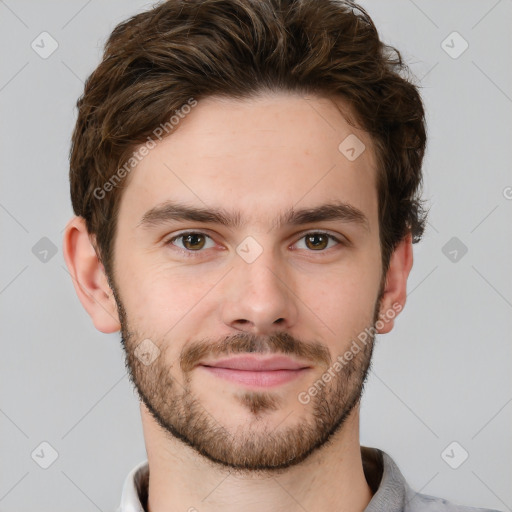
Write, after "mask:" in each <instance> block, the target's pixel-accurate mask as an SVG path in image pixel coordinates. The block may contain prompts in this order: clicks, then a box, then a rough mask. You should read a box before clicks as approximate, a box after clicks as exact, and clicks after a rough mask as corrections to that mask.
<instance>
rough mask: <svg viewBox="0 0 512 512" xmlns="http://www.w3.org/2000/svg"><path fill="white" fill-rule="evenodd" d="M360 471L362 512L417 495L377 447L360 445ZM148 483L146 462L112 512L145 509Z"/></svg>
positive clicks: (401, 510)
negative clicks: (368, 494) (366, 493)
mask: <svg viewBox="0 0 512 512" xmlns="http://www.w3.org/2000/svg"><path fill="white" fill-rule="evenodd" d="M361 458H362V462H363V471H364V475H365V478H366V481H367V482H368V485H369V487H370V489H371V491H372V493H373V498H372V499H371V501H370V503H368V506H367V507H366V508H365V510H364V512H382V511H383V510H385V511H386V512H408V510H410V509H409V507H408V506H407V505H408V504H409V503H410V502H411V501H413V500H414V499H415V498H417V497H418V494H417V493H415V492H413V491H412V490H411V488H410V487H409V485H408V484H407V482H406V481H405V479H404V477H403V475H402V473H401V472H400V470H399V469H398V466H397V465H396V464H395V462H394V461H393V459H392V458H391V457H390V456H389V455H388V454H387V453H386V452H384V451H382V450H379V449H378V448H370V447H367V446H361ZM148 483H149V465H148V461H147V460H144V461H141V462H140V463H139V464H137V466H135V467H134V468H133V469H132V470H131V471H130V473H129V474H128V476H127V477H126V480H125V482H124V486H123V492H122V495H121V504H120V506H119V508H118V509H117V511H116V512H146V510H145V508H144V507H145V506H146V502H147V494H148Z"/></svg>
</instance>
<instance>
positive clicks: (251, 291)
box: [222, 251, 298, 334]
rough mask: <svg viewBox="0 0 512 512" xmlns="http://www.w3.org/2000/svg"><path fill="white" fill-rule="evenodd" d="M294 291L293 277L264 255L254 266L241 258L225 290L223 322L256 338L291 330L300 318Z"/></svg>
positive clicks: (269, 256)
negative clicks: (254, 335) (298, 317)
mask: <svg viewBox="0 0 512 512" xmlns="http://www.w3.org/2000/svg"><path fill="white" fill-rule="evenodd" d="M269 252H270V251H269ZM293 288H294V285H293V281H292V279H291V276H290V275H288V274H286V273H285V271H284V269H283V267H282V266H278V265H277V264H276V262H275V261H273V257H272V256H271V255H265V251H264V253H263V254H262V255H260V256H259V258H258V259H257V260H256V261H253V262H252V263H246V262H245V261H243V260H242V259H241V258H239V259H238V261H236V262H235V264H234V268H233V269H232V271H231V272H229V274H228V276H227V281H226V282H225V283H224V287H223V290H222V294H223V304H222V321H223V322H224V324H225V325H227V326H229V327H231V328H234V329H237V330H239V331H246V332H251V333H253V334H271V333H273V332H276V331H283V330H286V329H289V328H291V327H292V326H294V325H295V323H296V321H297V316H298V308H297V300H298V298H297V297H296V295H295V294H294V292H293Z"/></svg>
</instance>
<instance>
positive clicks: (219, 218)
mask: <svg viewBox="0 0 512 512" xmlns="http://www.w3.org/2000/svg"><path fill="white" fill-rule="evenodd" d="M173 220H177V221H192V222H204V223H207V224H219V225H222V226H226V227H228V228H239V227H241V226H243V225H244V224H245V222H243V221H242V217H241V215H240V212H230V211H228V210H226V209H223V208H199V207H195V206H190V205H185V204H182V203H177V202H174V201H166V202H164V203H162V204H159V205H157V206H155V207H154V208H151V209H150V210H148V211H147V212H146V213H145V214H144V215H143V216H142V219H141V220H140V222H139V223H138V224H137V227H142V228H151V227H155V226H159V225H162V224H165V223H167V222H170V221H173ZM335 220H337V221H342V222H346V223H352V224H354V225H357V226H360V227H363V228H364V229H366V231H368V232H369V231H370V223H369V221H368V218H367V217H366V215H365V214H364V213H363V212H362V211H361V210H359V209H358V208H356V207H355V206H352V205H350V204H348V203H344V202H334V203H327V204H322V205H319V206H316V207H312V208H303V209H300V210H296V209H294V208H293V207H292V208H290V209H288V210H287V211H285V212H284V213H283V214H281V215H279V217H278V218H277V219H275V220H274V222H273V224H274V226H273V227H274V228H280V227H281V226H284V225H290V226H299V225H302V224H309V223H313V222H320V221H335Z"/></svg>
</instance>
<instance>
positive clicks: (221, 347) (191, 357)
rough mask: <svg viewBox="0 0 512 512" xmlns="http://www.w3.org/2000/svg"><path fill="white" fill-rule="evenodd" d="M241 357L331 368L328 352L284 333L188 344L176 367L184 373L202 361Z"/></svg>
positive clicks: (231, 337)
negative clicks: (291, 359)
mask: <svg viewBox="0 0 512 512" xmlns="http://www.w3.org/2000/svg"><path fill="white" fill-rule="evenodd" d="M243 353H252V354H254V353H257V354H286V355H295V356H297V357H300V358H301V359H306V360H308V361H311V362H315V363H318V364H320V365H324V366H326V367H329V366H330V365H331V354H330V352H329V350H328V349H327V347H326V346H325V345H323V344H321V343H319V342H316V341H313V342H306V341H301V340H298V339H297V338H295V337H294V336H292V335H290V334H288V333H286V332H278V333H273V334H270V335H268V336H259V335H256V334H253V333H247V332H242V333H238V334H235V335H233V336H226V337H224V338H223V339H221V340H216V341H212V340H210V339H203V340H200V341H195V342H193V343H190V344H188V345H187V346H185V347H183V349H182V351H181V354H180V366H181V370H182V371H183V372H184V373H186V372H190V371H191V370H192V369H193V368H194V367H195V366H197V364H198V363H200V362H201V361H202V360H203V359H205V358H212V357H219V356H227V355H231V354H243Z"/></svg>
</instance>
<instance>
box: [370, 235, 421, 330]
mask: <svg viewBox="0 0 512 512" xmlns="http://www.w3.org/2000/svg"><path fill="white" fill-rule="evenodd" d="M412 264H413V250H412V236H411V234H410V233H409V234H408V235H407V236H406V237H404V239H403V240H402V241H401V242H400V243H399V244H398V246H397V247H396V249H395V250H394V251H393V254H392V255H391V259H390V262H389V268H388V272H387V274H386V284H385V286H384V290H383V295H382V300H381V306H380V312H379V320H380V321H377V323H376V327H377V332H378V333H379V334H386V333H388V332H390V331H391V330H392V329H393V326H394V319H395V317H396V316H397V315H398V314H399V313H400V312H401V311H402V309H403V308H404V306H405V301H406V298H407V279H408V278H409V273H410V271H411V268H412Z"/></svg>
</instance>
